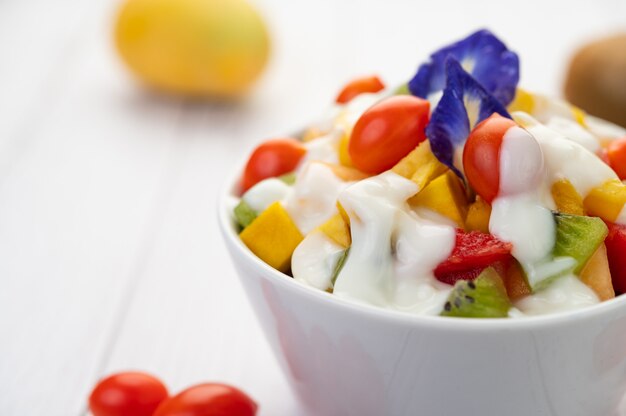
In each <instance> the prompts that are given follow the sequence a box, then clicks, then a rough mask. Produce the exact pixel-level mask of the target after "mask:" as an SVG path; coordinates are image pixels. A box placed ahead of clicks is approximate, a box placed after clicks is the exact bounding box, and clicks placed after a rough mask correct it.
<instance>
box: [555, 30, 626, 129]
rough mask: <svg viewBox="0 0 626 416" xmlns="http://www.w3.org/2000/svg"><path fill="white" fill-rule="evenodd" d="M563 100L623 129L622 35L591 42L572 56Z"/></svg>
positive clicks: (625, 38)
mask: <svg viewBox="0 0 626 416" xmlns="http://www.w3.org/2000/svg"><path fill="white" fill-rule="evenodd" d="M565 97H566V98H567V100H568V101H570V102H571V103H572V104H574V105H576V106H578V107H580V108H582V109H583V110H585V111H586V112H588V113H590V114H592V115H594V116H597V117H600V118H603V119H605V120H608V121H612V122H613V123H616V124H620V125H622V126H624V127H626V33H622V34H618V35H615V36H612V37H609V38H605V39H601V40H598V41H595V42H592V43H590V44H588V45H586V46H584V47H582V48H581V49H580V50H579V51H578V52H577V53H576V54H575V55H574V58H573V59H572V61H571V63H570V67H569V71H568V73H567V76H566V81H565Z"/></svg>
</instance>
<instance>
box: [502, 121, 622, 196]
mask: <svg viewBox="0 0 626 416" xmlns="http://www.w3.org/2000/svg"><path fill="white" fill-rule="evenodd" d="M513 118H514V119H515V121H516V122H518V123H519V124H521V125H522V126H523V127H524V128H525V129H526V130H528V132H529V133H530V134H532V135H533V137H535V139H537V141H538V142H539V145H540V146H541V150H542V151H543V156H544V159H545V164H546V167H547V177H546V178H545V182H546V183H549V184H552V183H554V182H557V181H558V180H560V179H563V178H566V179H568V180H569V181H570V182H571V183H572V185H573V186H574V188H575V189H576V191H577V192H578V193H579V194H580V195H581V196H582V197H583V198H584V197H585V196H586V195H587V194H588V193H589V191H591V189H593V188H595V187H597V186H600V185H602V184H603V183H604V182H606V181H608V180H610V179H616V178H617V175H616V174H615V172H614V171H613V170H612V169H611V168H610V167H609V166H607V165H606V164H605V163H604V162H603V161H602V160H601V159H600V158H598V157H597V156H596V155H595V154H594V153H592V152H590V151H589V150H587V149H586V148H584V147H583V146H582V145H580V144H579V143H577V142H574V141H572V140H569V139H567V138H565V137H563V136H562V135H561V134H559V133H557V132H556V131H554V130H552V129H550V128H548V127H546V126H544V125H542V124H540V123H539V122H537V120H535V119H533V118H532V117H531V116H529V115H528V114H526V113H522V112H516V113H513Z"/></svg>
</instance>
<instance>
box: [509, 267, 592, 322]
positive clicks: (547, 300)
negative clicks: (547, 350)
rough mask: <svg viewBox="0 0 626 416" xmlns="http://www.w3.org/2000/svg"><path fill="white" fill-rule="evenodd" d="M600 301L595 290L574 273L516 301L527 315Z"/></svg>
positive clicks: (562, 309)
mask: <svg viewBox="0 0 626 416" xmlns="http://www.w3.org/2000/svg"><path fill="white" fill-rule="evenodd" d="M599 302H600V299H598V296H597V295H596V294H595V292H594V291H593V290H592V289H590V288H589V287H588V286H587V285H585V284H584V283H583V282H581V281H580V279H579V278H578V277H576V276H574V275H571V274H570V275H567V276H562V277H559V278H558V279H556V280H555V281H554V282H552V283H551V284H550V285H549V286H548V287H546V288H545V289H543V290H541V291H539V292H537V293H535V294H533V295H529V296H526V297H525V298H523V299H521V300H519V301H518V302H516V303H515V307H516V308H517V309H518V310H519V311H521V312H522V313H523V314H525V315H543V314H547V313H555V312H566V311H573V310H576V309H580V308H584V307H586V306H591V305H595V304H597V303H599Z"/></svg>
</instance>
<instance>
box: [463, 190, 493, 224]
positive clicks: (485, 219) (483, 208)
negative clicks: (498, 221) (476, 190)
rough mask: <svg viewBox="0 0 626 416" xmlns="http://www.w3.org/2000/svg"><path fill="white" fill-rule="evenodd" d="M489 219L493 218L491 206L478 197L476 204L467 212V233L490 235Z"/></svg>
mask: <svg viewBox="0 0 626 416" xmlns="http://www.w3.org/2000/svg"><path fill="white" fill-rule="evenodd" d="M489 218H491V205H489V203H487V201H485V200H484V199H482V198H481V197H480V196H477V197H476V202H474V203H473V204H471V205H470V206H469V210H468V211H467V218H466V219H465V228H466V229H467V231H480V232H483V233H489Z"/></svg>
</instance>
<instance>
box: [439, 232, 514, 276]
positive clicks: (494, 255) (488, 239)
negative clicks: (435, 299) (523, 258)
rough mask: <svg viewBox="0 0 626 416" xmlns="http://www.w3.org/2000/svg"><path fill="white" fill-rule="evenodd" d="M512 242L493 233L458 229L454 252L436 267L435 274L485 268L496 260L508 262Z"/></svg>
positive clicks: (440, 274) (441, 274)
mask: <svg viewBox="0 0 626 416" xmlns="http://www.w3.org/2000/svg"><path fill="white" fill-rule="evenodd" d="M512 248H513V246H512V245H511V244H510V243H505V242H503V241H500V240H498V238H497V237H495V236H493V235H491V234H485V233H481V232H478V231H472V232H469V233H467V232H465V231H463V230H460V229H457V230H456V244H455V246H454V249H453V250H452V254H450V256H449V257H448V258H447V259H446V260H445V261H444V262H443V263H441V264H439V265H438V266H437V268H435V276H437V277H438V276H443V275H445V274H449V273H452V272H462V271H468V270H471V269H476V268H485V267H487V266H490V265H492V264H494V263H496V262H499V261H502V262H508V261H509V260H510V259H511V258H512V257H511V249H512Z"/></svg>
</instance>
